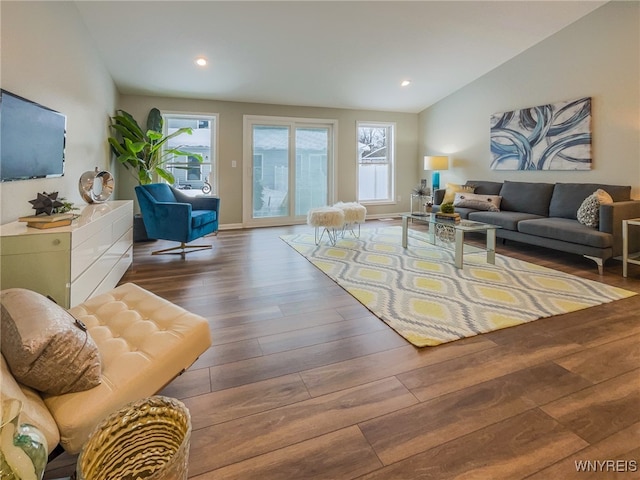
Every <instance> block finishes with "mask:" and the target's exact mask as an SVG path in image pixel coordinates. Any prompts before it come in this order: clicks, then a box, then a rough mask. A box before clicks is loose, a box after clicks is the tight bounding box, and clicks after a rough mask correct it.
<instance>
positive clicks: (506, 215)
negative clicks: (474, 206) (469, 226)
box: [468, 210, 543, 231]
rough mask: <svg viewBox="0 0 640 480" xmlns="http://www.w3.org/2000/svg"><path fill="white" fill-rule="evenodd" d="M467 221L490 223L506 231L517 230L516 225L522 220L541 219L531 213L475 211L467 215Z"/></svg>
mask: <svg viewBox="0 0 640 480" xmlns="http://www.w3.org/2000/svg"><path fill="white" fill-rule="evenodd" d="M468 218H469V220H475V221H476V222H484V223H490V224H491V225H497V226H498V227H502V228H504V229H507V230H514V231H517V230H518V223H519V222H521V221H522V220H531V219H536V218H543V217H541V216H540V215H533V214H531V213H522V212H506V211H504V210H503V211H500V212H483V211H476V212H472V213H470V214H469V217H468Z"/></svg>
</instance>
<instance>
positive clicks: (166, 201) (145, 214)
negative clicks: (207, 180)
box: [136, 183, 220, 256]
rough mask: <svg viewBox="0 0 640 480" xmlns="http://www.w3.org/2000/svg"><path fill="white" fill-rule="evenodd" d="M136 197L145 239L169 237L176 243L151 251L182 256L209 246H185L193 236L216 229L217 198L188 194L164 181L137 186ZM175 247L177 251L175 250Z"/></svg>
mask: <svg viewBox="0 0 640 480" xmlns="http://www.w3.org/2000/svg"><path fill="white" fill-rule="evenodd" d="M136 196H137V197H138V203H139V204H140V211H141V213H142V220H143V221H144V226H145V228H146V230H147V235H148V236H149V238H155V239H160V240H173V241H175V242H180V246H177V247H172V248H165V249H164V250H157V251H155V252H152V254H153V255H157V254H160V253H177V254H180V255H183V256H184V254H185V253H187V252H189V251H190V250H187V249H197V250H201V249H205V248H212V246H211V245H186V244H187V243H189V242H191V241H192V240H195V239H196V238H200V237H203V236H205V235H208V234H210V233H214V232H217V231H218V219H219V217H220V199H219V198H216V197H200V198H198V197H195V198H194V197H190V196H188V195H185V194H184V193H182V192H181V191H180V190H177V189H175V188H173V187H171V186H169V185H167V184H166V183H152V184H149V185H138V186H137V187H136ZM176 250H178V251H176Z"/></svg>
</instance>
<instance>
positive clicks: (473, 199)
mask: <svg viewBox="0 0 640 480" xmlns="http://www.w3.org/2000/svg"><path fill="white" fill-rule="evenodd" d="M501 200H502V197H501V196H499V195H479V194H477V193H456V196H455V199H454V200H453V206H454V207H464V208H475V209H476V210H487V211H489V212H499V211H500V201H501Z"/></svg>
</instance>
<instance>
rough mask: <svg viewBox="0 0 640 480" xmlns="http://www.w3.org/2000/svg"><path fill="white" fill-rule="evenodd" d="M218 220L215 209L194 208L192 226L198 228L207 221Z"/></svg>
mask: <svg viewBox="0 0 640 480" xmlns="http://www.w3.org/2000/svg"><path fill="white" fill-rule="evenodd" d="M215 221H216V212H215V210H192V211H191V227H192V228H198V227H201V226H202V225H206V224H207V223H211V222H215Z"/></svg>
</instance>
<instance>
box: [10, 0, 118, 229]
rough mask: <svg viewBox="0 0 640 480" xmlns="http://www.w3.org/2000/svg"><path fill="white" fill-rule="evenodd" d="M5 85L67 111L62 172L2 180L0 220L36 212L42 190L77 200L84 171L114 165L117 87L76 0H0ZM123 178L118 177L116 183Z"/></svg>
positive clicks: (30, 98)
mask: <svg viewBox="0 0 640 480" xmlns="http://www.w3.org/2000/svg"><path fill="white" fill-rule="evenodd" d="M0 21H1V30H0V39H1V42H2V43H1V47H2V58H1V70H0V78H1V85H2V88H3V89H5V90H8V91H10V92H13V93H15V94H17V95H20V96H22V97H25V98H27V99H29V100H32V101H35V102H38V103H41V104H42V105H45V106H47V107H49V108H52V109H54V110H57V111H59V112H62V113H64V114H65V115H66V116H67V139H66V141H67V143H66V152H65V153H66V163H65V174H64V177H61V178H52V179H38V180H22V181H17V182H5V183H2V184H0V200H1V205H0V211H1V215H0V223H7V222H10V221H14V220H16V219H17V218H18V217H20V216H24V215H31V214H33V213H34V210H32V208H31V204H30V203H28V201H29V200H31V199H33V198H36V195H37V193H38V192H43V191H46V192H47V193H50V192H55V191H57V192H59V196H61V197H65V198H67V199H68V200H69V201H72V202H74V203H75V204H76V206H78V207H80V208H82V207H83V206H84V205H86V204H85V203H84V202H83V201H82V199H81V197H80V193H79V191H78V180H79V178H80V175H82V173H83V172H85V171H87V170H93V169H94V167H99V168H100V169H102V170H103V169H111V168H112V167H114V165H112V164H111V155H110V152H109V149H108V147H107V141H106V138H107V136H108V133H109V129H108V126H109V117H110V116H111V115H112V114H113V112H114V109H115V104H116V100H117V91H116V88H115V86H114V84H113V81H112V79H111V76H110V75H109V74H108V72H107V71H106V69H105V68H104V66H103V64H102V62H101V60H100V58H99V57H98V56H97V52H96V50H95V49H94V48H93V46H92V41H91V38H90V36H89V33H88V32H87V30H86V27H85V26H84V23H83V22H82V21H81V19H80V16H79V14H78V11H77V9H76V7H75V4H74V3H72V2H0ZM117 181H118V178H117V177H116V182H117Z"/></svg>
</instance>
